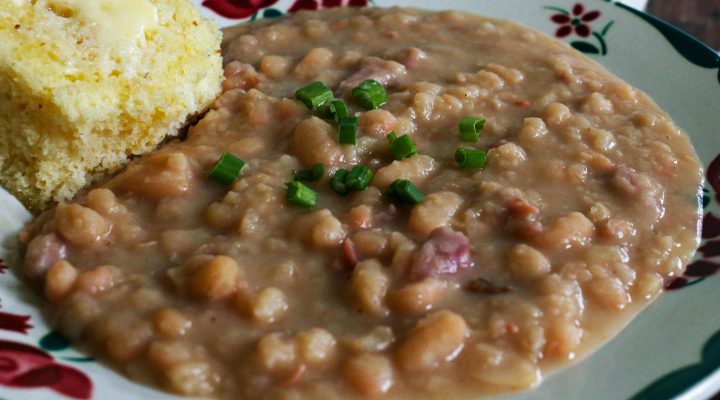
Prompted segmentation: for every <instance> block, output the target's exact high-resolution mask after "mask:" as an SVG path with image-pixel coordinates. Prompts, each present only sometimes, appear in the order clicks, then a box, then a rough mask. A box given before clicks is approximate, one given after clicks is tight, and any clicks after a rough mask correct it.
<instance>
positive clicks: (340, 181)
mask: <svg viewBox="0 0 720 400" xmlns="http://www.w3.org/2000/svg"><path fill="white" fill-rule="evenodd" d="M348 175H350V172H349V171H348V170H346V169H342V168H340V169H339V170H337V171H335V175H333V177H332V178H330V188H331V189H332V190H334V191H335V193H337V194H340V195H346V194H348V192H350V188H348V187H347V185H346V184H345V182H346V181H347V178H348Z"/></svg>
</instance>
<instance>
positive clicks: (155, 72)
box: [0, 0, 222, 212]
mask: <svg viewBox="0 0 720 400" xmlns="http://www.w3.org/2000/svg"><path fill="white" fill-rule="evenodd" d="M220 41H221V33H220V32H219V30H217V29H216V27H215V26H214V25H213V24H212V23H211V22H210V21H208V20H206V19H204V18H203V17H201V16H200V14H199V13H198V11H197V10H196V9H195V8H194V7H193V6H192V5H191V4H189V3H188V2H187V0H122V1H119V0H2V1H1V2H0V183H1V184H2V185H3V186H4V187H5V188H7V189H8V190H9V191H10V192H11V193H12V194H14V195H15V196H16V197H17V198H18V199H20V201H22V202H23V203H24V204H25V205H26V206H27V207H28V208H29V209H30V210H31V211H35V212H37V211H40V210H42V209H44V208H45V207H47V206H48V205H49V204H51V203H53V202H57V201H62V200H66V199H69V198H71V197H72V196H73V195H74V194H75V192H76V191H77V190H79V189H80V188H82V187H83V186H85V185H86V184H87V183H88V182H89V181H90V180H92V179H93V177H95V176H97V175H99V174H100V173H102V172H104V171H112V170H115V169H117V168H119V167H120V166H122V165H123V164H124V163H125V162H126V161H127V160H128V158H129V157H131V156H132V155H135V154H141V153H144V152H147V151H149V150H151V149H153V148H154V147H155V146H157V144H158V143H160V142H161V141H162V140H163V139H164V138H165V137H166V136H167V135H176V134H177V133H178V131H179V129H181V128H182V127H183V126H184V125H185V124H186V122H187V121H188V120H189V118H192V116H193V115H196V114H198V113H201V112H202V111H204V110H205V109H206V108H208V107H209V105H210V104H211V103H212V102H213V100H214V99H215V97H216V96H217V94H218V93H219V92H220V85H221V80H222V59H221V56H220Z"/></svg>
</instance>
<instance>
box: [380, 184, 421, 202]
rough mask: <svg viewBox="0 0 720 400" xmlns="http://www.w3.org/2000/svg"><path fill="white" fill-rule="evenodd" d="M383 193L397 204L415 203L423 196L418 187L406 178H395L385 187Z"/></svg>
mask: <svg viewBox="0 0 720 400" xmlns="http://www.w3.org/2000/svg"><path fill="white" fill-rule="evenodd" d="M385 195H386V196H388V197H389V198H390V199H392V201H393V202H395V203H397V204H407V205H415V204H417V203H419V202H421V201H422V200H423V199H424V198H425V196H423V194H422V192H420V189H418V188H417V187H416V186H415V185H413V184H412V182H410V181H409V180H407V179H397V180H396V181H395V182H393V183H392V185H390V187H389V188H387V190H386V191H385Z"/></svg>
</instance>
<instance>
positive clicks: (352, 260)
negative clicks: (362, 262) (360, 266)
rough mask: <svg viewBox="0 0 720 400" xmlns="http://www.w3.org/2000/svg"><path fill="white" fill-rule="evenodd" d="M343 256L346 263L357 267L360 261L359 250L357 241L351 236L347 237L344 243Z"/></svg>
mask: <svg viewBox="0 0 720 400" xmlns="http://www.w3.org/2000/svg"><path fill="white" fill-rule="evenodd" d="M342 251H343V258H344V261H345V263H347V264H348V265H350V267H351V268H355V265H357V263H358V255H357V250H355V243H353V241H352V240H351V239H350V238H345V240H344V241H343V244H342Z"/></svg>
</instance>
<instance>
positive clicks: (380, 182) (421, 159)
mask: <svg viewBox="0 0 720 400" xmlns="http://www.w3.org/2000/svg"><path fill="white" fill-rule="evenodd" d="M437 167H438V164H437V162H436V161H435V160H433V159H432V158H431V157H429V156H426V155H423V154H415V155H414V156H412V157H409V158H405V159H403V160H400V161H393V162H392V163H391V164H390V165H388V166H386V167H382V168H380V169H379V170H378V171H377V173H376V174H375V179H373V181H372V184H373V185H375V186H377V187H379V188H380V189H382V190H385V189H387V187H388V186H390V184H391V183H393V182H394V181H395V180H397V179H407V180H409V181H410V182H412V183H413V184H414V185H416V186H420V185H422V183H423V182H425V181H426V180H427V179H428V178H429V177H430V175H432V173H433V172H434V171H435V169H436V168H437Z"/></svg>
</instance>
